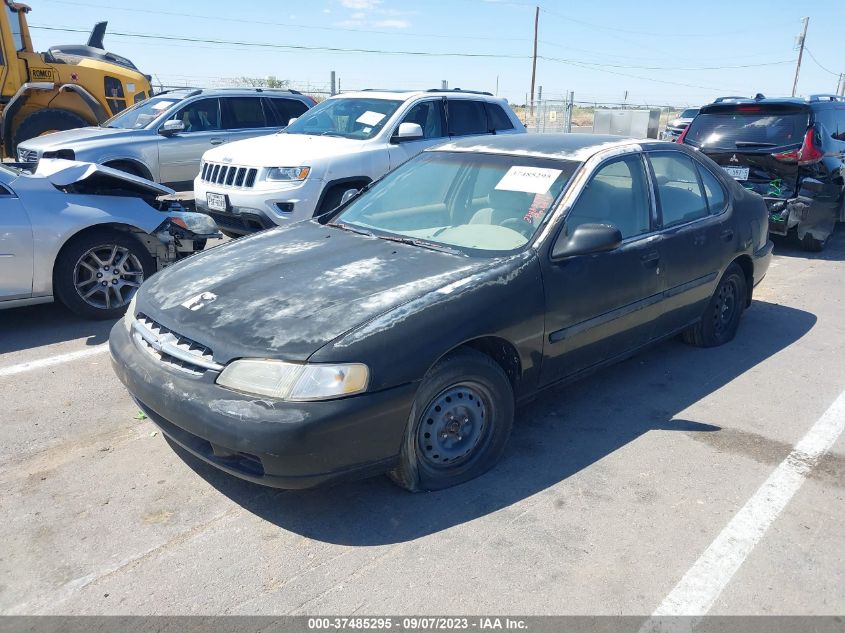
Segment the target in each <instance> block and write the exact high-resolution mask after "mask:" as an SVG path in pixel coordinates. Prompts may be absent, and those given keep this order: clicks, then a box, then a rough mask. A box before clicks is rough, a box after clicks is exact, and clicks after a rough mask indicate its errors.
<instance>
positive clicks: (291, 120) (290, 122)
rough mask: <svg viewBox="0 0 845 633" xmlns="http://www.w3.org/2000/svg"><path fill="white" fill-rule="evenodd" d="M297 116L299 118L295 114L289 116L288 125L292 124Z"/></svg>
mask: <svg viewBox="0 0 845 633" xmlns="http://www.w3.org/2000/svg"><path fill="white" fill-rule="evenodd" d="M298 118H299V117H298V116H295V117H291V118H290V119H288V125H293V124H294V123H295V122H296V120H297V119H298Z"/></svg>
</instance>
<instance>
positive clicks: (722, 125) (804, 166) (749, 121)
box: [678, 95, 845, 251]
mask: <svg viewBox="0 0 845 633" xmlns="http://www.w3.org/2000/svg"><path fill="white" fill-rule="evenodd" d="M678 143H685V144H687V145H691V146H692V147H695V148H697V149H699V150H701V151H702V152H703V153H705V154H706V155H707V156H709V157H710V158H712V159H713V160H714V161H716V162H717V163H718V164H719V165H721V166H722V168H723V169H724V170H725V171H727V172H728V174H730V175H731V176H733V178H735V179H736V180H737V181H739V183H740V184H741V185H743V186H744V187H745V188H746V189H748V190H750V191H754V192H755V193H758V194H760V195H761V196H763V198H764V199H765V200H766V204H767V205H768V208H769V231H770V233H771V234H772V235H793V234H794V235H795V236H796V237H797V238H798V240H800V242H801V245H802V246H803V248H804V249H806V250H808V251H820V250H822V249H823V248H824V246H825V243H826V242H827V240H828V238H829V237H830V235H831V233H833V230H834V228H835V226H836V222H837V221H845V97H840V96H836V95H812V96H810V97H807V98H805V99H798V98H771V99H767V98H765V97H763V96H762V95H757V96H756V97H755V98H753V99H746V98H742V97H730V98H722V99H717V100H716V101H715V102H713V103H711V104H709V105H706V106H704V107H702V108H701V111H700V112H699V114H698V116H696V117H695V119H693V121H692V123H690V125H689V127H687V129H686V130H685V131H684V133H683V134H681V136H680V137H679V138H678Z"/></svg>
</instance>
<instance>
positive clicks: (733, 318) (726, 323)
mask: <svg viewBox="0 0 845 633" xmlns="http://www.w3.org/2000/svg"><path fill="white" fill-rule="evenodd" d="M746 297H747V284H746V281H745V273H744V272H743V271H742V269H741V268H740V267H739V266H738V265H737V264H731V265H730V266H728V269H727V270H726V271H725V274H724V275H722V279H721V280H720V281H719V285H718V286H716V292H714V293H713V296H712V297H711V298H710V301H709V303H708V304H707V308H706V309H705V310H704V316H702V317H701V321H699V322H698V323H696V324H695V325H694V326H692V327H691V328H689V329H688V330H686V331H685V332H684V334H683V338H684V341H685V342H686V343H689V344H690V345H695V346H696V347H716V346H717V345H722V344H724V343H727V342H728V341H731V340H733V338H734V336H735V335H736V330H737V328H738V327H739V319H740V317H741V316H742V312H743V310H744V309H745V300H746Z"/></svg>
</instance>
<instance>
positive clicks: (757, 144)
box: [734, 141, 778, 147]
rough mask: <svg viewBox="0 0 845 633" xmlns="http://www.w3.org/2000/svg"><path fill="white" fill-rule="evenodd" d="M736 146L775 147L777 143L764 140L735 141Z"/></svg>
mask: <svg viewBox="0 0 845 633" xmlns="http://www.w3.org/2000/svg"><path fill="white" fill-rule="evenodd" d="M734 145H736V146H737V147H777V145H778V144H777V143H766V142H764V141H736V142H735V143H734Z"/></svg>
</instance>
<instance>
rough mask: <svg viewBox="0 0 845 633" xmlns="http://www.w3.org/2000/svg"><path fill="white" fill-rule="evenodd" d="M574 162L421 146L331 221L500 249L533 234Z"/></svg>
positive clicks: (455, 246)
mask: <svg viewBox="0 0 845 633" xmlns="http://www.w3.org/2000/svg"><path fill="white" fill-rule="evenodd" d="M578 166H579V163H577V162H574V161H564V160H551V159H540V158H528V157H525V156H506V155H494V154H481V153H474V154H471V153H464V152H425V153H423V154H421V155H420V156H418V157H417V158H415V159H413V160H411V161H409V162H407V163H405V164H404V165H403V166H401V167H399V168H398V169H396V170H395V171H393V172H391V173H390V174H388V175H387V176H385V177H384V178H383V179H382V180H380V181H379V182H378V183H377V184H376V185H374V186H373V188H372V189H371V190H369V191H367V192H365V193H364V194H363V195H361V196H359V197H358V198H355V199H353V200H352V201H351V202H350V203H349V205H348V206H347V207H346V209H344V210H343V211H342V212H341V213H340V214H339V215H338V216H337V217H335V218H334V219H333V220H331V221H330V224H334V225H337V226H340V227H341V228H346V229H349V230H356V231H358V232H363V233H371V234H373V235H375V236H377V237H382V238H384V239H399V240H400V241H406V242H409V243H412V244H415V245H417V246H421V247H429V248H437V247H438V246H439V247H441V248H443V249H444V250H453V251H457V252H460V253H463V254H469V255H490V254H491V253H496V254H504V253H507V252H512V251H515V250H518V249H520V248H522V247H523V246H525V245H526V244H527V243H528V242H529V241H530V240H531V239H532V238H533V236H534V234H535V233H536V232H537V230H538V229H539V227H540V225H541V224H542V223H543V221H544V219H545V218H546V216H547V215H548V213H549V210H550V209H551V208H552V206H553V204H554V201H555V200H556V199H557V197H558V196H559V195H560V193H561V191H563V188H564V187H565V186H566V183H567V182H569V179H570V178H571V177H572V174H574V173H575V171H576V169H577V168H578Z"/></svg>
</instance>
